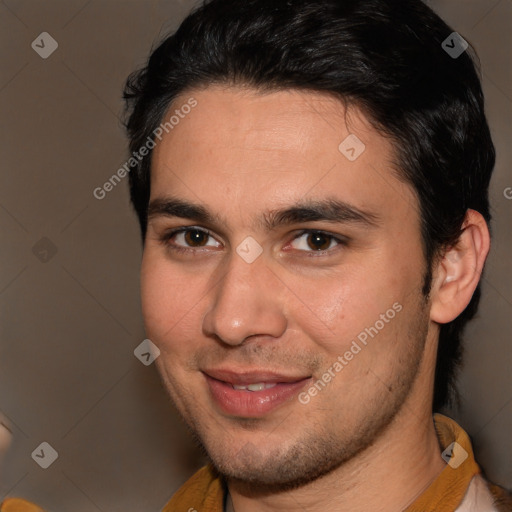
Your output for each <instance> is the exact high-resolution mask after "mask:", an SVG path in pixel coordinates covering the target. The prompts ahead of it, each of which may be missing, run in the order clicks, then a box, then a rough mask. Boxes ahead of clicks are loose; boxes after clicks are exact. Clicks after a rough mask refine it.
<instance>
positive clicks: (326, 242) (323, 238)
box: [307, 233, 332, 251]
mask: <svg viewBox="0 0 512 512" xmlns="http://www.w3.org/2000/svg"><path fill="white" fill-rule="evenodd" d="M331 239H332V236H329V235H324V234H323V233H310V234H309V235H308V237H307V240H308V247H310V248H311V249H314V250H316V251H325V250H326V249H329V246H330V245H331Z"/></svg>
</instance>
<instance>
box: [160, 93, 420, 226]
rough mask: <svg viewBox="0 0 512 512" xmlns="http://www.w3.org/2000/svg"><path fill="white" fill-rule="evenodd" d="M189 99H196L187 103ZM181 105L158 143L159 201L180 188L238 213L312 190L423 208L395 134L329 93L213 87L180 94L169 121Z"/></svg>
mask: <svg viewBox="0 0 512 512" xmlns="http://www.w3.org/2000/svg"><path fill="white" fill-rule="evenodd" d="M191 98H193V100H194V101H195V102H196V106H195V107H194V108H193V109H191V110H190V109H188V108H187V109H184V110H181V109H182V106H183V105H185V104H187V103H190V99H191ZM189 110H190V111H189ZM176 111H178V113H181V115H180V116H179V121H178V122H177V123H176V124H174V125H173V127H172V129H169V130H168V133H164V134H163V137H162V140H161V141H160V142H158V143H157V146H156V148H155V149H154V153H153V157H152V172H151V198H152V199H157V198H161V197H163V196H165V195H168V194H170V193H172V195H173V196H179V197H183V198H186V199H188V200H189V201H191V202H194V203H196V204H198V203H199V204H208V205H210V207H211V209H212V210H215V209H217V210H219V211H221V210H222V211H224V212H226V213H227V212H228V211H230V213H231V214H233V215H236V216H237V217H240V216H241V215H242V216H243V215H244V213H245V212H249V211H251V210H252V211H254V210H255V209H256V208H261V207H266V208H268V209H271V208H272V207H279V206H285V205H286V204H291V203H292V202H297V201H298V200H299V199H302V198H305V197H306V198H310V199H313V200H317V199H321V198H323V197H326V196H329V197H333V196H336V197H337V198H338V199H339V200H341V201H345V202H347V203H351V204H353V205H354V206H356V207H358V208H360V209H361V210H365V209H368V208H367V206H370V207H371V208H370V210H372V209H373V210H375V209H377V210H378V209H383V208H384V209H385V207H386V203H387V204H389V203H394V204H395V207H396V206H397V205H398V203H400V202H401V203H403V202H405V203H406V204H405V205H404V211H403V215H407V212H406V211H405V210H406V209H407V207H408V208H409V209H410V208H411V207H412V208H415V200H414V194H413V191H412V190H411V188H410V187H409V186H408V185H405V184H404V183H403V182H401V181H400V180H399V179H398V178H397V177H396V175H395V174H396V173H395V170H394V168H393V165H392V161H393V158H394V148H393V147H392V145H391V143H390V141H389V139H387V138H386V137H384V136H383V135H381V134H380V133H379V132H377V130H375V129H374V128H373V127H372V125H371V123H370V122H369V121H368V119H367V118H366V117H365V116H364V114H363V113H362V112H361V111H360V110H359V109H358V108H357V107H355V106H349V107H348V108H345V106H344V104H343V102H342V101H340V100H338V99H336V98H334V97H332V96H330V95H327V94H323V93H316V92H304V91H295V90H285V91H276V92H266V93H262V92H259V91H255V90H253V89H247V88H246V89H242V88H234V87H220V86H211V87H208V88H206V89H202V90H195V91H191V92H190V93H187V94H183V95H182V96H180V97H179V98H177V99H176V100H175V101H174V102H173V104H172V105H171V107H170V108H169V110H168V112H167V113H166V115H165V116H164V121H165V120H166V119H168V118H170V116H171V115H173V113H176ZM184 111H189V112H188V113H187V114H184ZM409 214H410V212H409Z"/></svg>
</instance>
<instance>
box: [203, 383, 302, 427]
mask: <svg viewBox="0 0 512 512" xmlns="http://www.w3.org/2000/svg"><path fill="white" fill-rule="evenodd" d="M204 376H205V377H206V382H207V383H208V387H209V388H210V393H211V395H212V397H213V399H214V400H215V402H216V403H217V404H218V405H219V407H220V408H221V409H222V410H223V411H224V412H225V413H227V414H230V415H232V416H241V417H245V418H256V417H258V416H263V415H264V414H267V413H269V412H270V411H273V410H274V409H276V408H277V407H279V406H280V405H281V404H283V403H285V402H287V401H289V400H290V399H291V398H293V397H294V396H295V395H297V394H298V393H299V392H300V390H301V389H303V388H304V386H305V385H306V384H307V383H308V382H309V381H310V380H311V378H307V379H302V380H300V381H297V382H281V383H278V384H276V385H275V386H274V387H273V388H268V389H262V390H261V391H248V390H244V389H240V390H239V389H234V388H233V386H232V385H231V384H228V383H226V382H223V381H221V380H217V379H214V378H213V377H210V376H208V375H206V374H204Z"/></svg>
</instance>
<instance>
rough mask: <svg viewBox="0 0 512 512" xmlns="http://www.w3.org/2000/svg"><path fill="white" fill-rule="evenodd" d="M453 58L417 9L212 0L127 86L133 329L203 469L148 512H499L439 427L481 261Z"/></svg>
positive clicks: (471, 141)
mask: <svg viewBox="0 0 512 512" xmlns="http://www.w3.org/2000/svg"><path fill="white" fill-rule="evenodd" d="M468 52H469V49H468V47H467V44H466V42H465V41H464V39H463V38H462V37H461V36H459V35H458V34H456V33H454V32H453V30H452V29H450V28H449V27H448V26H447V25H446V24H445V23H444V22H443V21H442V20H441V19H440V18H439V17H438V16H437V15H435V14H434V13H433V12H432V10H431V9H430V8H428V7H427V6H426V5H424V4H423V3H422V2H420V1H419V0H394V1H391V0H350V1H349V0H289V1H284V0H282V1H281V0H247V1H244V2H241V1H239V0H212V1H210V2H207V3H205V4H204V5H203V6H202V7H200V8H199V9H197V10H196V11H195V12H193V13H192V14H191V15H189V16H188V17H187V18H186V19H185V21H184V22H183V23H182V24H181V26H180V27H179V29H178V30H177V32H176V33H175V34H173V35H171V36H170V37H168V38H167V39H166V40H165V41H164V42H163V43H162V44H161V45H160V46H159V47H158V48H157V49H156V50H155V51H154V52H153V54H152V55H151V58H150V59H149V62H148V65H147V67H146V68H144V69H143V70H141V71H139V72H137V73H135V74H134V75H132V76H131V77H130V79H129V80H128V82H127V87H126V90H125V99H126V101H127V106H128V108H129V113H130V117H129V120H128V123H127V128H128V132H129V136H130V149H131V151H132V155H133V158H131V159H130V166H131V172H130V187H131V198H132V202H133V204H134V207H135V209H136V212H137V214H138V217H139V221H140V225H141V230H142V239H143V244H144V255H143V262H142V274H141V275H142V281H141V284H142V303H143V314H144V319H145V326H146V330H147V334H148V337H149V338H150V339H151V340H152V343H153V344H154V345H155V346H156V347H157V348H158V349H159V352H157V354H158V353H159V357H158V358H157V359H156V364H157V366H158V369H159V371H160V373H161V376H162V380H163V382H164V384H165V387H166V388H167V390H168V392H169V393H170V396H171V397H172V399H173V401H174V403H175V404H176V407H177V409H178V410H179V412H180V414H181V415H182V416H183V418H184V420H185V422H186V423H187V425H188V426H189V427H190V430H191V431H192V434H193V435H194V437H195V438H196V439H197V441H198V442H199V444H200V445H201V446H202V447H203V448H204V450H205V452H206V453H207V455H208V456H209V458H210V460H211V463H210V464H209V465H208V466H206V467H205V468H203V469H201V470H200V471H199V472H198V473H197V474H196V475H194V476H193V477H192V478H191V479H190V480H189V481H188V482H187V483H186V484H185V485H184V486H183V487H182V488H181V489H180V490H179V491H178V492H177V493H176V494H175V496H174V497H173V498H172V499H171V501H170V502H169V503H168V505H167V506H166V507H165V509H164V510H165V511H178V510H188V511H189V512H191V511H194V510H197V511H212V512H213V511H215V512H217V511H224V510H225V511H236V512H252V511H274V510H308V511H311V512H315V511H317V510H322V511H329V510H332V511H338V512H344V511H349V510H350V511H368V510H372V511H374V510H377V511H382V512H387V511H397V510H406V511H409V512H411V511H422V512H425V511H436V512H443V511H454V510H456V511H458V512H462V511H479V512H482V511H496V510H512V499H511V497H510V494H509V493H508V492H507V491H505V490H504V489H501V488H499V487H497V486H495V485H492V484H490V483H488V482H487V481H486V480H484V478H483V476H482V474H481V471H480V468H479V466H478V465H477V463H476V462H475V460H474V457H473V454H472V449H471V444H470V441H469V438H468V436H467V435H466V433H465V432H464V431H463V430H462V428H461V427H460V426H459V425H457V424H456V423H455V422H454V421H453V420H451V419H449V418H448V417H446V416H443V415H441V414H438V411H440V410H441V409H442V407H444V406H446V405H447V404H449V403H451V400H452V398H453V395H454V392H455V388H454V382H455V376H456V370H457V367H458V365H459V363H460V355H461V335H462V331H463V328H464V326H465V324H466V323H467V321H468V320H470V319H471V318H472V317H473V316H474V314H475V312H476V309H477V305H478V301H479V297H480V289H479V281H480V278H481V274H482V271H483V268H484V263H485V260H486V257H487V254H488V251H489V244H490V242H489V229H488V225H489V222H490V214H489V204H488V185H489V180H490V177H491V173H492V169H493V166H494V158H495V155H494V147H493V144H492V141H491V138H490V134H489V129H488V125H487V122H486V119H485V115H484V108H483V96H482V91H481V86H480V82H479V78H478V76H477V74H476V72H475V67H474V64H473V62H472V60H471V58H470V56H469V55H468ZM433 413H434V414H433Z"/></svg>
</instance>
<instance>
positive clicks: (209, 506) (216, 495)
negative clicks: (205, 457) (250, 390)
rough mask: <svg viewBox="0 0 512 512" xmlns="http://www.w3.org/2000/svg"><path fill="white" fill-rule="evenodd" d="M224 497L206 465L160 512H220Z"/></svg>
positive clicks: (220, 484)
mask: <svg viewBox="0 0 512 512" xmlns="http://www.w3.org/2000/svg"><path fill="white" fill-rule="evenodd" d="M224 497H225V484H224V482H223V480H222V478H221V477H220V475H219V474H218V473H217V472H216V471H215V469H214V468H213V466H212V465H211V464H208V465H207V466H204V467H202V468H201V469H200V470H199V471H198V472H197V473H195V474H194V475H193V476H192V477H191V478H190V479H189V480H187V481H186V482H185V483H184V484H183V485H182V486H181V487H180V488H179V489H178V491H177V492H176V493H175V494H174V496H173V497H172V498H171V500H170V501H169V503H167V505H166V506H165V507H164V508H163V510H162V512H173V511H176V510H184V511H193V510H209V511H211V512H222V511H223V509H224ZM0 512H1V511H0Z"/></svg>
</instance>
